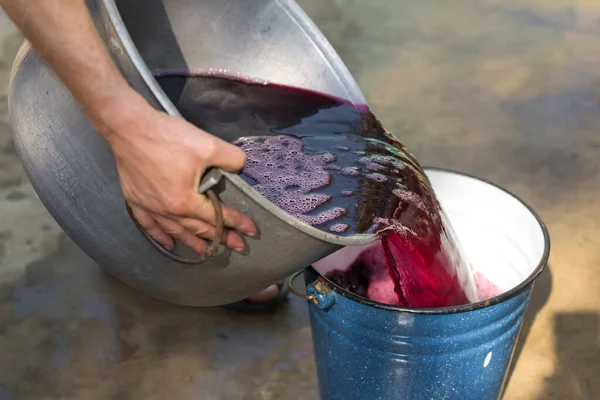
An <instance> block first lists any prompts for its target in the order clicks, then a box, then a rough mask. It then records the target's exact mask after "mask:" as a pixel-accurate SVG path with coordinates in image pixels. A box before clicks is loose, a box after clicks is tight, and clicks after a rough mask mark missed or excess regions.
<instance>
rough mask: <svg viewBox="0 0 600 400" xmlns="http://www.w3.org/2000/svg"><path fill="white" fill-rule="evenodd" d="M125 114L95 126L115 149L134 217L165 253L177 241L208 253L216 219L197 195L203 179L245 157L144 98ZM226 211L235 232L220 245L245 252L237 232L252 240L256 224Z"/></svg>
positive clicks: (239, 163) (208, 204) (232, 168)
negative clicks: (216, 168) (215, 170)
mask: <svg viewBox="0 0 600 400" xmlns="http://www.w3.org/2000/svg"><path fill="white" fill-rule="evenodd" d="M136 102H137V103H136ZM123 114H125V112H123V113H121V115H120V117H118V118H115V117H111V118H100V121H102V123H96V124H95V125H96V127H97V128H98V129H99V130H100V131H101V134H102V135H103V136H104V137H105V138H106V139H107V140H108V142H109V144H110V146H111V148H112V151H113V154H114V157H115V160H116V164H117V170H118V172H119V177H120V181H121V187H122V189H123V194H124V196H125V199H126V200H127V203H128V204H129V206H130V207H131V210H132V213H133V215H134V216H135V218H136V219H137V221H138V222H139V223H140V225H141V226H142V227H143V228H144V229H145V230H146V231H147V232H148V234H149V235H150V236H152V237H153V238H154V239H155V240H156V241H157V242H159V243H160V244H162V245H163V246H165V247H166V248H168V249H173V246H174V240H173V239H174V238H175V239H177V240H179V241H181V242H182V243H184V244H185V245H187V246H188V247H190V248H191V249H193V250H194V251H195V252H197V253H198V254H204V253H205V251H206V250H207V248H208V243H207V242H206V240H205V239H208V240H213V239H214V237H215V226H214V224H215V217H214V209H213V206H212V203H211V202H210V201H209V200H208V198H207V197H206V196H204V195H202V194H199V193H198V185H199V183H200V179H201V177H202V175H203V174H204V172H205V171H206V170H207V169H208V168H210V167H219V168H222V169H223V170H226V171H229V172H237V171H239V170H240V169H241V168H243V166H244V163H245V161H246V155H245V153H244V152H243V151H242V150H241V149H240V148H238V147H237V146H234V145H232V144H230V143H227V142H225V141H223V140H221V139H219V138H217V137H215V136H212V135H210V134H208V133H207V132H204V131H202V130H200V129H198V128H196V127H195V126H193V125H191V124H190V123H188V122H186V121H185V120H182V119H180V118H175V117H171V116H169V115H168V114H165V113H163V112H159V111H156V110H155V109H153V108H152V107H150V106H149V105H148V104H147V103H145V101H144V100H143V99H136V100H135V101H134V104H133V105H132V104H131V103H130V104H129V106H128V110H127V112H126V114H127V115H123ZM96 121H98V119H96ZM106 121H109V123H106ZM114 121H118V122H117V123H115V122H114ZM222 207H223V217H224V225H225V227H229V228H231V229H224V232H223V237H222V239H221V240H222V243H223V244H224V245H226V246H227V247H229V248H231V249H233V250H235V251H238V252H239V251H242V250H243V249H244V247H245V242H244V240H243V239H242V237H241V236H240V235H239V234H238V233H236V232H234V231H233V230H236V231H239V232H242V233H244V234H246V235H249V236H254V235H255V234H256V232H257V228H256V225H255V224H254V223H253V222H252V220H251V219H250V218H248V217H247V216H245V215H243V214H242V213H240V212H239V211H237V210H234V209H232V208H230V207H227V206H225V205H223V206H222Z"/></svg>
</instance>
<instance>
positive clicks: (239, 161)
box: [211, 140, 246, 172]
mask: <svg viewBox="0 0 600 400" xmlns="http://www.w3.org/2000/svg"><path fill="white" fill-rule="evenodd" d="M245 163H246V153H244V150H242V149H240V148H239V147H237V146H236V145H233V144H231V143H227V142H225V141H224V140H217V145H216V148H215V150H214V153H213V157H212V160H211V164H212V165H213V166H215V167H218V168H221V169H224V170H225V171H227V172H238V171H239V170H241V169H242V168H244V164H245Z"/></svg>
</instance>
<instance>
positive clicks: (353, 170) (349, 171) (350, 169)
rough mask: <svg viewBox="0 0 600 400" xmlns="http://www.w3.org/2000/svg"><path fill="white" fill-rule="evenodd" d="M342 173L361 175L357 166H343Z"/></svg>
mask: <svg viewBox="0 0 600 400" xmlns="http://www.w3.org/2000/svg"><path fill="white" fill-rule="evenodd" d="M342 174H344V175H346V176H358V175H360V169H358V168H357V167H345V168H342Z"/></svg>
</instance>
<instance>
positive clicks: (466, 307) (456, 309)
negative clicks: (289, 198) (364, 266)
mask: <svg viewBox="0 0 600 400" xmlns="http://www.w3.org/2000/svg"><path fill="white" fill-rule="evenodd" d="M423 170H424V171H425V172H427V171H438V172H447V173H450V174H454V175H459V176H463V177H467V178H471V179H475V180H477V181H480V182H483V183H485V184H488V185H491V186H493V187H495V188H497V189H500V190H501V191H503V192H504V193H506V194H508V195H509V196H511V197H512V198H514V199H515V200H517V201H518V202H519V203H521V204H522V205H523V206H524V207H525V208H526V209H527V210H528V211H529V212H530V213H531V215H533V217H534V218H535V220H536V221H537V223H538V224H539V226H540V229H541V230H542V236H543V238H544V252H543V253H542V256H541V257H540V261H539V262H538V264H537V266H536V267H535V269H534V270H533V272H532V273H531V274H529V276H528V277H527V278H526V279H524V280H523V281H522V282H521V283H519V284H518V285H517V286H515V287H513V288H512V289H510V290H507V291H506V292H503V293H501V294H499V295H497V296H494V297H492V298H489V299H486V300H482V301H477V302H475V303H469V304H463V305H460V306H452V307H439V308H408V307H400V306H392V305H389V304H384V303H379V302H376V301H373V300H370V299H368V298H366V297H362V296H359V295H357V294H355V293H352V292H350V291H348V290H346V289H343V288H341V287H339V286H338V285H336V284H335V283H333V282H331V281H330V280H329V279H327V278H326V277H325V276H323V275H321V274H320V273H319V271H317V270H316V269H315V268H314V267H313V266H312V265H311V266H309V267H308V268H307V270H309V271H310V272H311V273H313V274H316V275H317V276H318V277H319V278H322V279H323V280H324V281H325V282H326V283H327V287H328V288H329V289H331V290H333V291H334V292H336V293H338V294H340V295H342V296H344V297H346V298H348V299H350V300H354V301H356V302H358V303H361V304H365V305H368V306H371V307H374V308H379V309H383V310H387V311H395V312H404V313H409V314H422V315H441V314H457V313H462V312H469V311H475V310H480V309H484V308H487V307H490V306H493V305H496V304H499V303H503V302H505V301H507V300H509V299H511V298H513V297H516V296H517V295H519V294H521V293H523V292H524V291H525V290H527V289H528V288H529V287H530V286H531V285H532V284H533V283H534V282H535V280H536V279H537V278H538V277H539V276H540V274H541V273H542V272H543V271H544V269H545V268H546V266H547V264H548V259H549V257H550V247H551V243H550V234H549V232H548V228H547V227H546V224H545V223H544V221H543V220H542V218H541V217H540V216H539V214H538V213H537V212H536V211H535V210H534V209H533V207H532V206H530V205H529V203H527V202H526V201H525V200H523V199H522V198H520V197H519V196H517V195H516V194H515V193H513V192H512V191H510V190H508V189H506V188H504V187H502V186H500V185H499V184H497V183H494V182H491V181H489V180H488V179H485V178H482V177H479V176H476V175H473V174H470V173H466V172H461V171H457V170H455V169H452V168H444V167H433V166H425V167H423Z"/></svg>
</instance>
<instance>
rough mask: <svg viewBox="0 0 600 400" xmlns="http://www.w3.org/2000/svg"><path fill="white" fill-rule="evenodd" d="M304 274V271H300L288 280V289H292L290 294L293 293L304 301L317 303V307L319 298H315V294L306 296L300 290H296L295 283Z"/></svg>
mask: <svg viewBox="0 0 600 400" xmlns="http://www.w3.org/2000/svg"><path fill="white" fill-rule="evenodd" d="M303 272H304V270H302V271H298V272H296V273H295V274H294V275H292V276H290V278H289V279H288V283H287V284H288V289H290V292H292V293H293V294H295V295H296V296H298V297H300V298H301V299H304V300H306V301H312V302H313V303H315V305H319V300H317V296H315V295H314V294H304V293H302V292H299V291H298V290H296V289H295V288H294V281H295V280H296V278H298V277H299V276H300V274H302V273H303Z"/></svg>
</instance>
